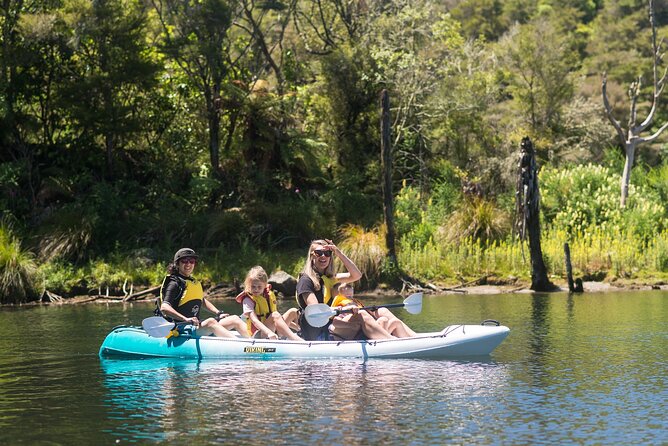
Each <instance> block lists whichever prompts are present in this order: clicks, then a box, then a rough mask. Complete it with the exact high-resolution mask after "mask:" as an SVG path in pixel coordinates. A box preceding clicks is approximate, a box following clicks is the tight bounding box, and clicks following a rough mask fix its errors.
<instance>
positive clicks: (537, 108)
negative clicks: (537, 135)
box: [501, 19, 577, 131]
mask: <svg viewBox="0 0 668 446" xmlns="http://www.w3.org/2000/svg"><path fill="white" fill-rule="evenodd" d="M501 47H502V48H503V53H502V54H503V55H504V62H505V67H506V68H507V70H509V72H510V74H511V76H510V85H509V87H508V91H509V93H510V94H511V95H512V96H513V98H514V99H515V100H516V101H517V106H518V107H519V108H520V111H521V114H522V116H523V117H524V119H525V120H526V121H527V122H528V124H529V125H530V126H531V128H532V129H534V130H538V131H545V130H549V131H556V130H558V124H559V122H560V114H561V110H562V109H563V107H564V106H565V105H566V104H567V103H568V102H569V101H570V100H571V98H572V96H573V92H574V85H573V80H572V74H571V73H572V72H573V71H574V69H575V68H576V67H577V57H576V54H575V53H574V51H573V50H572V44H571V42H569V40H568V36H564V35H561V34H560V33H559V32H558V30H557V29H556V27H555V24H554V23H553V22H551V21H550V20H548V19H539V20H536V21H535V22H532V23H529V24H526V25H522V26H519V25H516V26H515V27H514V28H513V29H512V30H511V31H510V32H509V33H508V35H507V36H506V37H505V38H504V39H503V42H501Z"/></svg>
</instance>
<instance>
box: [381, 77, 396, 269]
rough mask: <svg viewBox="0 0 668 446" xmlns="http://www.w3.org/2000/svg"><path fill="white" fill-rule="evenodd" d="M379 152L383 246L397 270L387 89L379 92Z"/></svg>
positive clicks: (388, 96)
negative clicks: (381, 172)
mask: <svg viewBox="0 0 668 446" xmlns="http://www.w3.org/2000/svg"><path fill="white" fill-rule="evenodd" d="M380 108H381V119H380V135H381V137H380V153H381V164H382V171H383V181H382V189H383V214H384V217H385V226H386V227H387V232H386V233H385V247H386V248H387V257H388V259H389V261H390V262H391V264H392V265H394V266H395V267H396V268H397V270H398V269H399V264H398V262H397V253H396V249H395V246H394V239H395V233H394V203H393V197H392V142H391V139H390V126H391V123H390V95H389V94H388V92H387V90H383V91H382V92H381V94H380Z"/></svg>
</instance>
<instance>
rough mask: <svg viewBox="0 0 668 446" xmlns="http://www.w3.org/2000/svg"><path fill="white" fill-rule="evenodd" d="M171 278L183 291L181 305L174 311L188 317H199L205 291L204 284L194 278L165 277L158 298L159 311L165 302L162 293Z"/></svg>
mask: <svg viewBox="0 0 668 446" xmlns="http://www.w3.org/2000/svg"><path fill="white" fill-rule="evenodd" d="M170 277H172V278H174V279H175V280H176V283H177V284H178V286H179V289H180V291H181V297H180V298H179V303H178V304H177V305H176V307H174V309H175V310H176V311H178V312H179V313H181V314H183V315H184V316H186V317H199V310H200V309H201V307H202V301H203V299H204V289H203V288H202V283H201V282H200V281H199V280H197V279H194V278H192V277H188V278H184V277H181V276H176V275H167V276H165V278H164V279H163V281H162V286H161V287H160V295H159V296H158V302H157V306H158V309H160V306H161V305H162V303H163V302H164V298H163V295H162V293H163V290H164V289H165V282H166V281H167V280H168V279H169V278H170Z"/></svg>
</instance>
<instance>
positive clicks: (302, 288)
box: [297, 274, 325, 310]
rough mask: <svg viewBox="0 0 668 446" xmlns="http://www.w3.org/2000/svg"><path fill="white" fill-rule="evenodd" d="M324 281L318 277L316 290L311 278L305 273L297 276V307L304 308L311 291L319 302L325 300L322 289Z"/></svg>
mask: <svg viewBox="0 0 668 446" xmlns="http://www.w3.org/2000/svg"><path fill="white" fill-rule="evenodd" d="M324 286H325V285H324V283H323V281H322V279H320V289H319V290H316V289H315V285H314V284H313V280H311V278H310V277H309V276H307V275H306V274H302V275H300V276H299V281H298V282H297V301H298V303H299V307H300V308H301V309H302V310H303V309H304V308H306V298H307V297H308V295H309V294H311V293H313V294H315V297H316V298H317V299H318V302H319V303H323V302H324V301H325V297H324V296H325V295H324V291H323V287H324Z"/></svg>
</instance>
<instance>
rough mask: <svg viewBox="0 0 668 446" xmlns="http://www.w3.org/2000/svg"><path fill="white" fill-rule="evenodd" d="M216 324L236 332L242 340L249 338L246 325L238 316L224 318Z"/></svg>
mask: <svg viewBox="0 0 668 446" xmlns="http://www.w3.org/2000/svg"><path fill="white" fill-rule="evenodd" d="M218 323H219V324H220V325H221V326H222V327H223V328H225V329H227V330H236V331H237V332H238V333H239V334H240V335H241V337H243V338H249V337H250V334H249V333H248V325H246V323H245V322H244V321H243V320H241V318H240V317H239V316H236V315H231V316H225V317H224V318H222V319H221V320H220V321H219V322H218Z"/></svg>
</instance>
